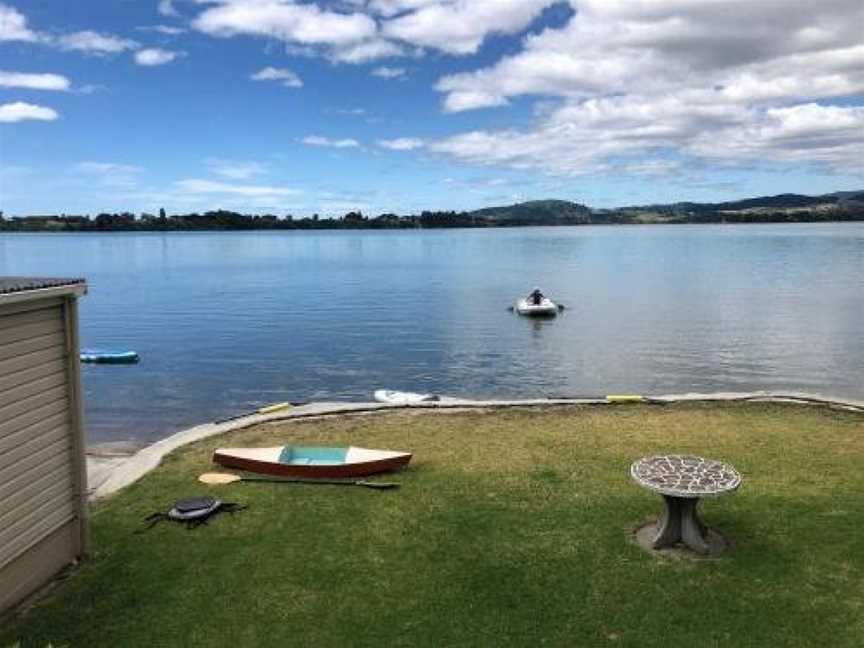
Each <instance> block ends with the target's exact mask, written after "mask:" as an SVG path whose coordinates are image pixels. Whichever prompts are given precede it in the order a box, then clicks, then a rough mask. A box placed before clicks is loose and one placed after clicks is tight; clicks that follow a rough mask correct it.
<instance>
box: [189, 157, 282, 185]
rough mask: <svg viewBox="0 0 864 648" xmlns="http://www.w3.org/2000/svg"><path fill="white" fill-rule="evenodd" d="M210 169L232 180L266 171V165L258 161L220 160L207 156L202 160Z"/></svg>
mask: <svg viewBox="0 0 864 648" xmlns="http://www.w3.org/2000/svg"><path fill="white" fill-rule="evenodd" d="M204 162H205V163H206V164H207V166H208V167H210V170H211V171H213V173H216V174H217V175H221V176H223V177H225V178H231V179H232V180H248V179H249V178H251V177H253V176H256V175H262V174H265V173H267V167H266V166H265V165H264V164H262V163H260V162H245V161H241V160H222V159H216V158H208V159H207V160H205V161H204Z"/></svg>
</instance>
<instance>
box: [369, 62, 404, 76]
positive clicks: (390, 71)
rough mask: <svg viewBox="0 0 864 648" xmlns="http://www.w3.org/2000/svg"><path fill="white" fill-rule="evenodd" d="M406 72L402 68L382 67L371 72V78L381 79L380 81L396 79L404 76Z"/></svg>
mask: <svg viewBox="0 0 864 648" xmlns="http://www.w3.org/2000/svg"><path fill="white" fill-rule="evenodd" d="M405 73H406V70H405V68H402V67H387V66H386V65H382V66H381V67H377V68H375V69H374V70H372V72H371V74H372V76H377V77H381V78H382V79H398V78H399V77H403V76H405Z"/></svg>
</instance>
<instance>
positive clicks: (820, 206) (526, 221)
mask: <svg viewBox="0 0 864 648" xmlns="http://www.w3.org/2000/svg"><path fill="white" fill-rule="evenodd" d="M466 216H467V217H469V218H474V219H483V220H488V221H490V222H492V223H495V224H498V225H504V224H507V225H540V224H543V225H557V224H573V225H583V224H584V225H589V224H627V223H631V224H632V223H646V224H647V223H722V222H742V223H743V222H747V223H752V222H819V221H834V220H836V221H846V220H864V189H862V190H861V191H838V192H835V193H830V194H825V195H821V196H804V195H801V194H780V195H778V196H762V197H759V198H748V199H746V200H735V201H731V202H722V203H696V202H679V203H670V204H659V205H634V206H629V207H619V208H616V209H591V208H590V207H587V206H586V205H582V204H579V203H574V202H568V201H566V200H535V201H531V202H523V203H517V204H515V205H509V206H506V207H486V208H484V209H478V210H476V211H472V212H467V213H466Z"/></svg>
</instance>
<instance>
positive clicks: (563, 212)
mask: <svg viewBox="0 0 864 648" xmlns="http://www.w3.org/2000/svg"><path fill="white" fill-rule="evenodd" d="M467 216H469V217H471V218H473V219H476V220H485V221H488V222H489V223H494V224H499V225H503V224H507V225H562V224H566V225H584V224H588V223H590V222H591V216H592V211H591V209H590V208H588V207H586V206H585V205H582V204H579V203H575V202H569V201H567V200H531V201H529V202H523V203H516V204H515V205H507V206H505V207H486V208H485V209H477V210H475V211H471V212H468V213H467Z"/></svg>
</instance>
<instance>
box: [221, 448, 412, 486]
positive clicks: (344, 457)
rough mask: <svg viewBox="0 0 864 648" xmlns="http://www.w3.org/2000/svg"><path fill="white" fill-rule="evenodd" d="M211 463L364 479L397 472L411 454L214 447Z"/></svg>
mask: <svg viewBox="0 0 864 648" xmlns="http://www.w3.org/2000/svg"><path fill="white" fill-rule="evenodd" d="M213 461H214V462H216V463H218V464H220V465H222V466H226V467H227V468H235V469H237V470H245V471H248V472H253V473H258V474H262V475H274V476H277V477H308V478H310V479H315V478H339V477H364V476H366V475H374V474H376V473H381V472H388V471H391V470H398V469H399V468H403V467H405V466H407V465H408V462H410V461H411V453H410V452H396V451H393V450H370V449H368V448H355V447H354V446H350V447H348V448H313V447H302V446H277V447H275V448H217V449H216V450H215V451H214V452H213Z"/></svg>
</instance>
